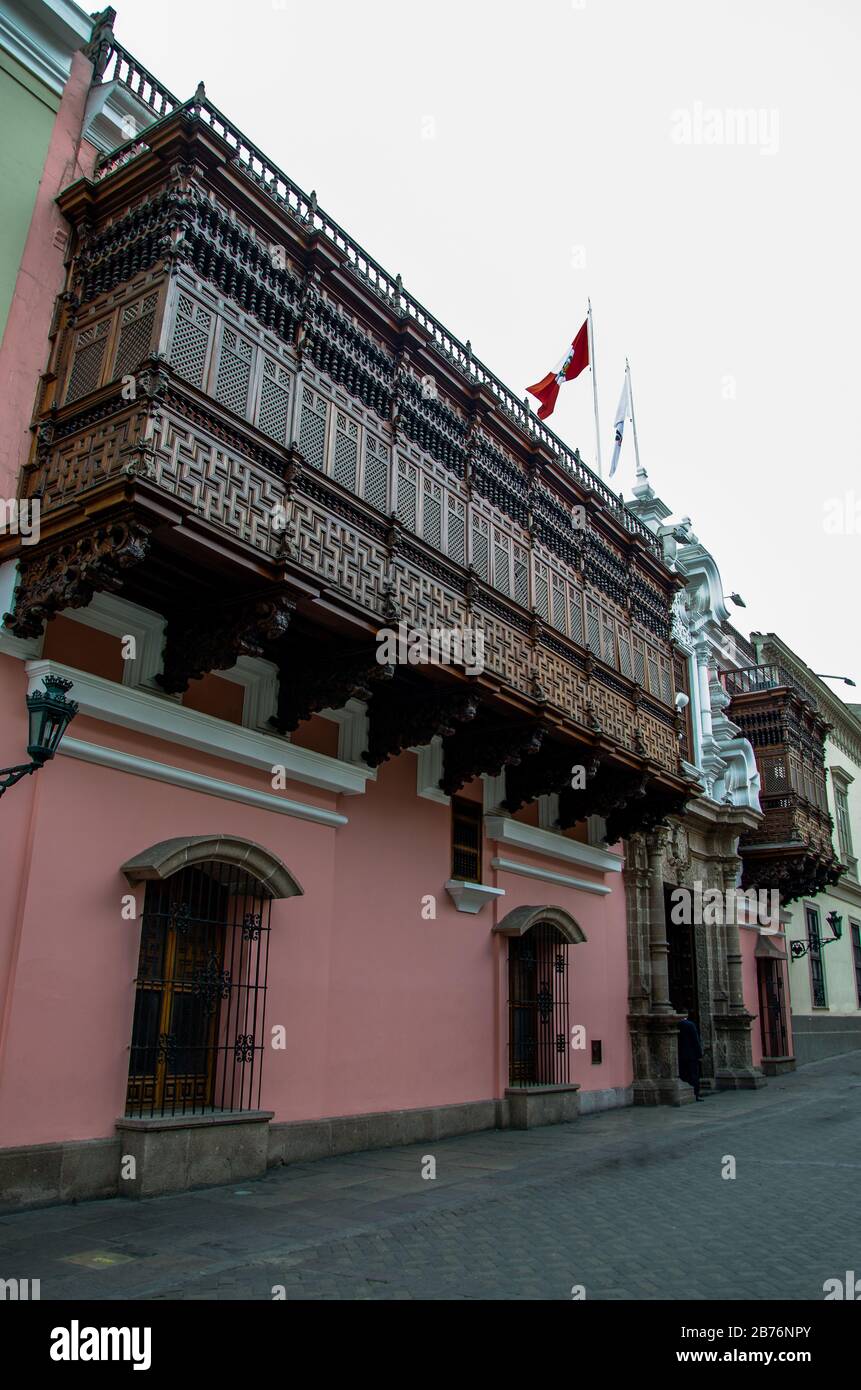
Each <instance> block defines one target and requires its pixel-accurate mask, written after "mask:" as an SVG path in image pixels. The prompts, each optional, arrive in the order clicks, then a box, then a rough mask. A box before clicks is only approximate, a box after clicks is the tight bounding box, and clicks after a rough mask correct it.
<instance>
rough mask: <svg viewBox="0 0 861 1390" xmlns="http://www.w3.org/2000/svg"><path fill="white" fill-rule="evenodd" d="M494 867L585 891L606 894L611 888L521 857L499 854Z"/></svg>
mask: <svg viewBox="0 0 861 1390" xmlns="http://www.w3.org/2000/svg"><path fill="white" fill-rule="evenodd" d="M491 863H492V864H493V867H494V869H499V870H501V871H502V872H503V873H508V874H522V875H523V876H524V878H538V879H540V880H541V882H542V883H562V884H564V885H565V887H566V888H579V889H580V890H581V892H583V893H598V894H599V895H600V896H601V897H604V896H606V894H607V893H609V892H610V889H609V888H608V887H607V886H606V885H605V884H603V883H592V882H591V881H590V880H589V879H586V878H574V877H573V875H571V874H558V873H556V872H555V871H554V870H553V869H537V868H536V867H535V865H534V864H522V863H521V862H520V860H519V859H502V858H500V857H499V856H498V855H497V856H496V857H495V858H494V859H492V860H491Z"/></svg>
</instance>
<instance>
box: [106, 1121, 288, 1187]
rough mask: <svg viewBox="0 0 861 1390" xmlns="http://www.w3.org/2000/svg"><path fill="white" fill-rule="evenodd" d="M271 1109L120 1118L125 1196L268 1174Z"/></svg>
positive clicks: (238, 1180) (121, 1184)
mask: <svg viewBox="0 0 861 1390" xmlns="http://www.w3.org/2000/svg"><path fill="white" fill-rule="evenodd" d="M271 1119H272V1111H271V1110H247V1111H242V1112H237V1113H234V1114H225V1113H224V1112H223V1111H222V1112H219V1113H218V1114H217V1115H183V1116H165V1117H159V1118H158V1119H156V1118H152V1119H145V1120H144V1119H141V1120H130V1119H123V1120H118V1121H117V1133H118V1134H119V1136H120V1147H121V1149H122V1155H121V1160H120V1182H119V1185H118V1191H119V1195H120V1196H121V1197H159V1196H161V1195H162V1194H163V1193H165V1192H184V1191H186V1190H187V1189H188V1188H191V1187H218V1186H219V1185H220V1184H221V1183H229V1182H244V1181H248V1180H249V1179H250V1178H262V1176H263V1174H264V1173H265V1172H266V1164H267V1158H268V1147H269V1121H270V1120H271Z"/></svg>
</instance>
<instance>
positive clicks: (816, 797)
mask: <svg viewBox="0 0 861 1390" xmlns="http://www.w3.org/2000/svg"><path fill="white" fill-rule="evenodd" d="M722 679H723V683H724V687H725V689H726V692H727V694H728V695H729V696H730V698H731V704H730V706H729V710H728V714H729V717H730V719H732V720H733V722H734V723H736V724H738V726H739V727H740V729H741V732H742V733H743V734H744V736H745V737H746V738H748V739H749V740H750V742H751V743H752V744H753V748H754V752H755V754H756V765H757V767H758V769H759V776H760V784H761V786H760V804H761V806H762V810H763V812H764V815H765V820H764V822H763V824H762V825H761V826H759V827H758V828H757V830H755V831H753V832H751V833H750V834H748V835H746V836H743V837H742V841H741V844H740V846H739V853H740V854H741V857H742V860H743V863H744V877H743V884H744V887H745V888H749V887H753V888H776V889H777V890H778V891H779V892H780V894H781V898H782V900H783V902H784V903H788V902H792V901H793V900H794V899H796V898H801V897H810V896H812V895H813V894H815V893H819V892H821V891H822V890H823V889H824V888H826V887H827V886H828V885H829V884H832V883H836V882H837V879H838V878H839V877H840V874H841V872H842V865H841V864H840V863H839V862H838V859H837V855H836V854H835V852H834V846H833V844H832V841H831V833H832V829H833V825H832V821H831V817H830V815H829V812H828V798H827V793H826V783H825V736H826V734H827V732H828V729H829V725H828V724H827V723H826V721H825V720H824V719H823V718H822V717H821V715H820V714H819V712H818V710H817V709H816V708H815V707H814V706H813V705H812V704H811V702H810V698H809V696H808V695H807V693H806V691H804V690H803V689H802V687H801V686H799V685H798V684H797V683H796V682H795V681H794V680H793V679H792V677H791V675H789V673H788V672H786V671H784V670H783V669H782V668H781V667H780V666H778V665H776V664H763V665H759V666H748V667H746V668H744V669H742V670H739V671H726V672H724V673H723V677H722Z"/></svg>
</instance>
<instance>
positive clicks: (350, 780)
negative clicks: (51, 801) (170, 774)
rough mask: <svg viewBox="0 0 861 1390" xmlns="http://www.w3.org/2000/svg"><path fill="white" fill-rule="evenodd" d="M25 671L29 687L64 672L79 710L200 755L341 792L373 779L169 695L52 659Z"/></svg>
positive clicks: (360, 788)
mask: <svg viewBox="0 0 861 1390" xmlns="http://www.w3.org/2000/svg"><path fill="white" fill-rule="evenodd" d="M25 670H26V672H27V676H28V678H29V686H28V689H29V690H31V691H32V690H35V689H38V688H39V686H40V682H41V680H42V677H43V676H48V675H53V676H66V677H67V678H68V679H69V680H71V681H72V682H73V684H74V689H73V691H72V693H71V698H72V699H73V700H76V701H77V703H78V706H79V708H80V711H81V713H82V714H87V715H91V716H92V717H93V718H94V719H101V720H104V721H105V722H106V723H108V724H118V725H120V726H121V727H122V728H125V729H131V730H134V731H135V732H136V733H142V734H149V735H150V736H151V737H153V738H158V739H165V740H167V741H168V742H169V743H173V744H179V745H180V746H181V747H183V748H196V749H197V750H198V751H199V752H201V753H209V754H211V755H212V756H213V757H216V758H224V759H226V760H227V761H229V762H235V763H241V764H242V765H243V766H244V767H247V768H260V769H261V770H265V771H266V772H267V773H271V771H272V769H273V768H275V767H283V768H284V773H285V776H286V778H287V780H288V781H292V782H303V783H305V785H306V786H309V787H320V788H322V790H323V791H329V792H339V793H341V794H343V795H345V796H359V795H361V794H362V793H363V792H364V790H365V786H366V784H367V783H368V782H369V781H373V780H374V776H375V774H374V772H373V771H372V769H371V768H368V767H366V768H360V767H357V766H354V765H353V764H351V763H345V762H341V761H340V760H339V759H338V758H330V757H327V756H326V754H325V753H315V752H313V751H312V750H311V749H310V748H298V747H297V746H296V745H295V744H293V743H288V742H287V740H286V739H282V738H279V737H278V735H277V734H274V733H273V734H264V733H260V732H258V731H257V730H255V729H245V728H242V727H241V726H240V725H238V724H229V723H227V722H225V720H223V719H216V718H214V716H213V715H210V714H201V713H200V712H199V711H198V710H193V709H186V708H185V706H183V705H178V704H176V703H175V702H174V701H173V700H172V699H171V698H170V697H169V696H165V695H156V694H154V693H151V692H150V691H148V690H140V689H130V688H129V687H127V686H122V685H118V684H117V683H116V682H115V681H108V680H104V679H103V678H102V677H101V676H94V675H92V674H91V673H90V672H89V671H78V670H76V669H75V667H73V666H64V665H62V664H61V663H59V662H56V661H47V660H44V659H42V660H39V661H28V662H27V663H26V665H25ZM62 746H63V745H62V744H61V747H62ZM275 799H276V800H277V799H278V798H277V797H276V798H275Z"/></svg>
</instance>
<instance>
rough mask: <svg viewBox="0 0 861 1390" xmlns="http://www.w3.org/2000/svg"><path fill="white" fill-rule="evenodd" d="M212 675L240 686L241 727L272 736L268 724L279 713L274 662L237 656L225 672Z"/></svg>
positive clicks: (276, 675)
mask: <svg viewBox="0 0 861 1390" xmlns="http://www.w3.org/2000/svg"><path fill="white" fill-rule="evenodd" d="M212 674H213V675H214V676H221V678H222V679H223V680H226V681H234V682H235V684H236V685H241V686H242V688H243V691H244V694H243V697H242V723H243V726H244V727H245V728H246V729H261V730H265V731H267V732H268V733H270V734H271V733H272V725H271V724H270V723H269V720H270V718H271V717H272V716H273V715H274V714H277V712H278V667H277V666H276V665H275V663H274V661H264V660H263V658H262V657H259V656H240V657H239V658H238V659H237V661H236V664H235V665H234V666H231V667H230V668H229V669H228V670H227V671H213V672H212Z"/></svg>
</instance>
